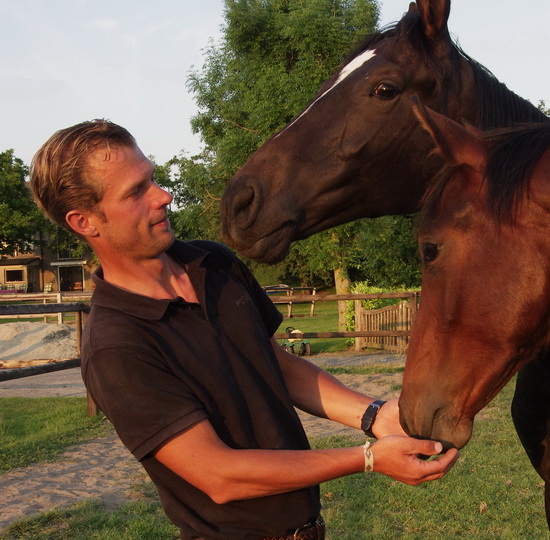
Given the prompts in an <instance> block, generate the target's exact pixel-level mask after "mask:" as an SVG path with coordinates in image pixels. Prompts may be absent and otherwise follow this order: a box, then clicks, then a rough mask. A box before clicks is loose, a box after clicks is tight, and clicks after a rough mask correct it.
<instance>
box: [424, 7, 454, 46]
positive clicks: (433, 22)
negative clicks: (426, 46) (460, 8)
mask: <svg viewBox="0 0 550 540" xmlns="http://www.w3.org/2000/svg"><path fill="white" fill-rule="evenodd" d="M417 4H418V10H419V11H420V18H421V19H422V25H423V27H424V33H425V34H426V36H427V37H429V38H431V39H433V38H436V37H438V36H440V35H442V34H448V33H449V31H448V30H447V21H448V20H449V13H450V12H451V0H417Z"/></svg>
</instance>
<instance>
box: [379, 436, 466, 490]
mask: <svg viewBox="0 0 550 540" xmlns="http://www.w3.org/2000/svg"><path fill="white" fill-rule="evenodd" d="M370 449H371V451H372V454H373V456H374V470H375V471H376V472H379V473H382V474H385V475H386V476H389V477H391V478H394V479H395V480H399V482H403V483H404V484H409V485H411V486H416V485H418V484H421V483H422V482H428V481H430V480H437V479H439V478H443V476H445V474H446V473H447V472H448V471H449V469H450V468H451V467H452V466H453V465H454V463H455V462H456V460H457V459H458V455H459V454H458V450H456V448H452V449H450V450H448V451H447V452H446V453H445V454H442V455H441V456H439V457H438V458H436V459H432V460H424V459H420V458H419V457H418V456H419V455H424V456H435V455H438V454H440V453H441V452H442V450H443V447H442V446H441V443H440V442H436V441H428V440H422V439H412V438H410V437H401V436H397V435H392V436H389V437H383V438H382V439H379V440H378V441H376V442H375V443H374V444H372V445H371V447H370Z"/></svg>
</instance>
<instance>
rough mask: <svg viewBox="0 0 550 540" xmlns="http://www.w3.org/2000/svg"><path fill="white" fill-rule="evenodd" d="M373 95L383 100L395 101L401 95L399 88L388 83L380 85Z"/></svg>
mask: <svg viewBox="0 0 550 540" xmlns="http://www.w3.org/2000/svg"><path fill="white" fill-rule="evenodd" d="M373 94H374V95H375V96H378V97H379V98H382V99H393V98H394V97H395V96H397V95H398V94H399V88H397V87H395V86H393V85H392V84H388V83H380V84H379V85H378V86H377V87H376V88H375V89H374V92H373Z"/></svg>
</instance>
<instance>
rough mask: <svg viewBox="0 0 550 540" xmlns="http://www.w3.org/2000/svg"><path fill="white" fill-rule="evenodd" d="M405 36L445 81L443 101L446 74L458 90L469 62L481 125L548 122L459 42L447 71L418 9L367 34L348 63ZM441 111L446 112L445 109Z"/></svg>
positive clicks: (442, 89)
mask: <svg viewBox="0 0 550 540" xmlns="http://www.w3.org/2000/svg"><path fill="white" fill-rule="evenodd" d="M402 36H407V39H408V40H409V43H410V44H411V45H412V46H413V47H414V48H415V49H416V50H417V51H419V53H420V54H421V55H422V56H423V58H425V59H426V61H427V62H429V63H430V64H431V66H432V68H433V69H434V71H435V72H436V73H437V75H438V79H439V81H441V83H440V86H439V88H438V92H439V93H440V94H441V96H442V97H443V99H442V103H445V102H446V101H447V100H446V93H448V92H449V90H450V89H451V88H449V87H448V82H446V83H445V84H442V82H443V80H444V79H443V77H444V75H447V76H446V78H445V80H446V81H450V82H451V84H452V85H454V88H452V89H453V90H454V91H455V92H458V91H459V89H460V85H461V84H462V81H461V77H460V61H461V59H462V58H463V59H465V60H467V61H468V62H469V64H470V65H471V67H472V70H473V73H474V80H475V85H476V103H477V111H476V125H477V126H478V127H479V128H481V129H483V130H489V129H496V128H501V127H506V126H511V125H513V124H518V123H535V122H548V121H549V120H550V119H549V118H548V117H547V116H546V115H544V114H543V113H542V112H541V111H539V110H538V109H537V108H536V107H534V106H533V105H532V104H531V103H530V102H529V101H527V100H525V99H523V98H521V97H519V96H518V95H516V94H515V93H514V92H512V91H511V90H509V89H508V88H507V87H506V85H505V84H503V83H501V82H500V81H499V80H498V79H497V78H496V77H495V76H494V75H493V74H492V73H491V71H489V70H488V69H487V68H486V67H484V66H483V65H481V64H480V63H479V62H477V61H476V60H474V59H473V58H471V57H470V56H468V55H467V54H466V53H465V52H464V51H463V50H462V49H461V48H460V46H459V45H458V43H454V44H453V47H452V48H451V50H450V58H449V60H450V62H451V65H452V71H453V72H452V73H451V74H450V75H451V76H450V77H449V76H448V74H446V73H445V71H446V68H445V66H444V65H443V63H442V62H441V61H440V60H439V59H438V57H437V56H436V55H435V54H434V48H433V46H432V45H431V43H430V40H429V39H428V38H427V37H426V35H425V33H424V32H423V30H422V21H421V18H420V15H419V13H418V12H414V11H413V12H409V13H407V15H405V17H403V18H402V19H401V21H399V22H397V23H393V24H391V25H388V26H386V27H385V28H383V29H381V30H380V31H378V32H375V33H373V34H371V35H369V36H367V37H366V38H365V39H364V40H363V41H362V42H361V43H360V45H359V46H358V47H357V48H356V49H355V50H354V51H353V52H352V53H351V54H350V55H349V56H348V59H347V60H346V62H345V63H348V62H349V61H350V60H351V59H353V58H354V57H355V56H357V55H358V54H360V53H361V52H363V51H365V50H366V49H369V48H372V47H374V46H375V45H376V44H378V43H380V42H382V41H384V40H386V39H392V38H399V37H402ZM440 112H442V113H443V114H445V111H444V110H442V111H440Z"/></svg>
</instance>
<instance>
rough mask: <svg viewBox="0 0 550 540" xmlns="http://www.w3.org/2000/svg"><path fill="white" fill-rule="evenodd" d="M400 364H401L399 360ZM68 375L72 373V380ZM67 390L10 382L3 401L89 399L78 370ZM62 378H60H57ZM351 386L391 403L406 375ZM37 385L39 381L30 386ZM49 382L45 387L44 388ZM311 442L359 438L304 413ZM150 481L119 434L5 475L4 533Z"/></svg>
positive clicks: (110, 500)
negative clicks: (56, 510) (15, 524)
mask: <svg viewBox="0 0 550 540" xmlns="http://www.w3.org/2000/svg"><path fill="white" fill-rule="evenodd" d="M395 360H396V358H395V357H383V358H382V357H377V358H376V359H375V360H374V359H371V358H368V359H365V357H353V358H352V359H350V358H349V357H348V358H347V360H345V359H341V358H334V359H331V358H317V359H315V360H314V362H315V363H317V364H322V365H327V364H328V365H341V364H347V365H349V364H350V363H356V364H357V363H372V362H373V361H382V362H384V361H395ZM397 360H399V358H398V359H397ZM68 372H72V373H71V374H69V373H68ZM62 373H64V377H65V381H64V383H63V384H55V383H54V382H53V381H55V375H56V374H55V373H51V374H47V375H49V376H52V375H53V376H54V377H48V376H47V375H40V376H35V377H28V378H26V379H18V380H14V381H7V382H4V383H2V384H1V386H0V390H1V395H2V396H6V395H8V394H9V395H22V396H29V395H33V396H35V397H39V396H44V395H85V392H84V388H83V386H82V383H81V381H80V379H79V372H78V370H67V371H66V372H62ZM58 376H59V375H58ZM338 377H339V379H340V380H341V381H342V382H343V383H344V384H346V385H348V386H350V387H352V388H354V389H356V390H358V391H361V392H364V393H366V394H369V395H372V396H376V397H380V398H383V399H384V398H385V399H388V398H390V397H394V396H396V392H395V390H394V389H393V388H395V385H396V384H399V383H400V382H401V375H400V374H397V375H372V376H365V375H349V374H344V375H340V376H338ZM31 379H34V380H31ZM45 381H46V382H45ZM300 417H301V419H302V421H303V424H304V427H305V430H306V432H307V433H308V436H310V437H323V436H329V435H341V434H346V433H349V434H356V433H357V431H356V430H353V429H351V428H347V427H344V426H340V425H338V424H334V423H333V422H329V421H327V420H322V419H318V418H314V417H311V416H309V415H305V414H302V413H300ZM140 479H142V480H144V481H147V478H146V475H145V474H144V473H143V471H142V468H141V467H140V465H139V464H138V463H137V462H135V461H134V459H133V457H132V456H131V455H130V453H129V452H128V451H127V450H126V448H125V447H124V446H123V445H122V443H121V442H120V441H119V439H118V438H117V437H116V435H115V434H112V435H109V436H107V437H104V438H99V439H94V440H92V441H89V442H87V443H85V444H81V445H77V446H74V447H71V448H70V449H69V450H68V451H67V452H65V453H64V454H63V455H62V456H61V457H60V459H58V460H56V461H54V462H50V463H41V464H37V465H32V466H30V467H25V468H20V469H16V470H13V471H10V472H8V473H5V474H2V475H0V493H1V494H2V495H1V504H0V530H1V529H3V528H5V527H6V526H7V525H9V524H10V523H12V522H14V521H16V520H18V519H21V518H25V517H29V516H31V515H33V514H36V513H41V512H46V511H48V510H50V509H51V508H53V507H63V506H66V505H70V504H74V503H75V502H77V501H79V500H82V499H88V498H93V499H99V500H101V501H102V502H103V503H104V504H105V505H106V506H108V507H114V506H118V505H120V504H123V503H124V502H126V501H128V500H132V499H134V498H136V497H137V496H138V495H137V494H136V493H135V492H133V491H132V489H131V488H132V487H133V486H134V485H135V484H136V483H137V482H138V481H139V480H140Z"/></svg>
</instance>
